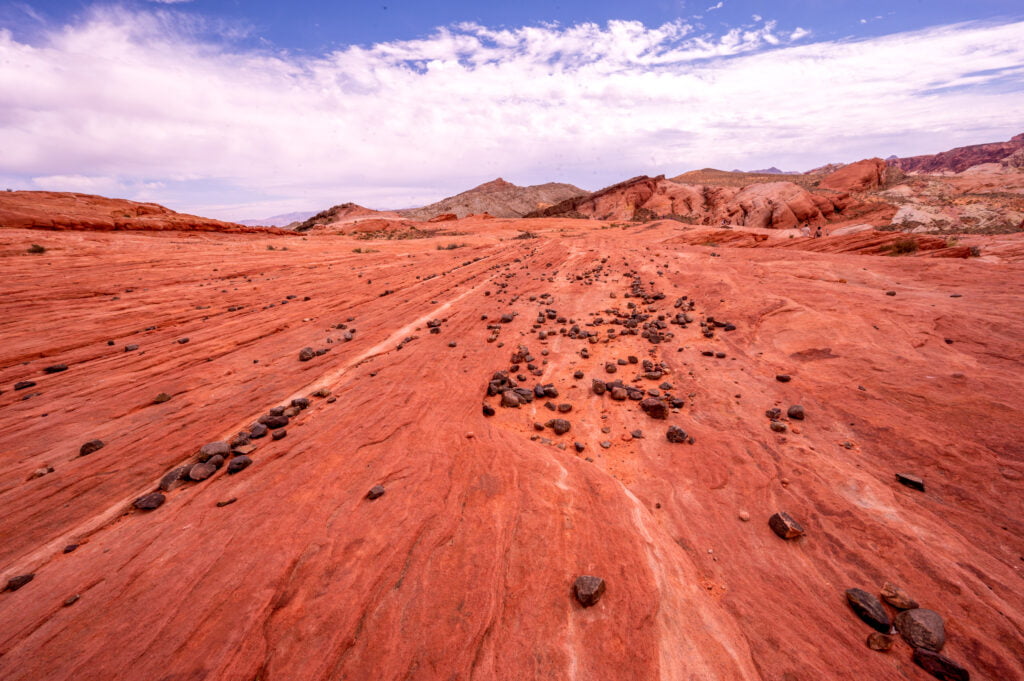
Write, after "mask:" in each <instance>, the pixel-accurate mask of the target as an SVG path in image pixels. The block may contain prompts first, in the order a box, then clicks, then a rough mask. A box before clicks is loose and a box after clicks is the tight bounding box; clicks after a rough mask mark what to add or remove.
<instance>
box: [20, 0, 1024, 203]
mask: <svg viewBox="0 0 1024 681" xmlns="http://www.w3.org/2000/svg"><path fill="white" fill-rule="evenodd" d="M244 34H245V30H244V29H240V28H238V27H230V26H211V25H209V24H207V23H206V22H205V21H204V20H203V19H202V18H201V17H199V16H198V15H195V14H188V13H186V12H182V11H178V10H173V9H168V10H156V11H152V12H131V11H126V10H123V9H112V8H101V9H94V10H92V11H91V12H90V13H88V14H87V15H86V16H84V17H83V18H82V20H81V21H80V22H78V23H75V24H72V25H67V26H62V27H58V28H53V29H51V30H50V31H49V32H48V33H46V34H45V37H44V38H43V39H41V40H37V41H34V42H33V43H31V44H29V43H27V42H19V40H17V39H15V37H14V35H13V34H12V33H11V32H10V31H9V30H3V29H0V148H2V149H3V150H4V151H3V154H0V182H3V183H5V184H7V185H11V186H17V187H19V188H47V189H66V190H77V191H87V192H96V193H104V194H110V195H117V196H123V197H127V198H136V199H142V200H156V201H161V202H165V203H167V204H169V205H171V206H172V207H174V208H176V209H179V210H189V211H192V212H198V213H201V214H205V215H210V216H212V217H225V218H236V219H240V218H245V217H262V216H265V215H269V214H271V213H274V212H284V211H288V210H298V209H306V208H311V209H315V208H320V207H323V206H326V205H329V204H333V203H339V202H342V201H350V200H351V201H356V202H359V203H363V204H368V205H370V206H373V207H380V208H387V207H402V206H408V205H415V204H418V203H425V202H429V201H433V200H436V199H437V198H439V197H441V196H443V195H445V194H449V193H453V192H457V191H461V190H464V189H466V188H468V187H469V186H472V185H474V184H477V183H480V182H483V181H485V180H488V179H492V178H493V177H496V176H499V175H500V176H503V177H505V178H506V179H509V180H511V181H515V182H517V183H534V182H545V181H569V182H574V183H576V184H579V185H581V186H584V187H586V188H590V189H594V188H597V187H599V186H602V185H604V184H607V183H610V182H613V181H617V180H620V179H623V178H625V177H628V176H630V175H633V174H637V173H658V172H667V173H671V174H675V173H678V172H682V171H684V170H687V169H691V168H695V167H704V166H717V167H724V168H726V169H729V168H732V167H737V166H739V167H747V168H749V167H763V166H765V165H777V166H780V167H787V168H792V169H807V168H809V167H813V166H814V165H820V164H822V163H825V162H828V161H838V160H847V161H849V160H856V159H857V158H861V157H863V156H867V155H875V154H888V153H897V154H900V155H910V154H912V153H915V152H922V153H923V152H927V151H938V150H941V149H945V148H948V147H950V146H955V145H957V144H960V143H967V142H979V141H994V140H999V139H1004V138H1007V137H1008V136H1009V135H1011V134H1015V133H1017V132H1021V130H1019V129H1018V128H1020V125H1021V121H1022V120H1024V116H1022V113H1024V66H1022V64H1024V41H1022V40H1020V37H1021V36H1022V35H1024V22H1017V23H1004V24H979V23H970V24H958V25H951V26H940V27H935V28H931V29H927V30H922V31H916V32H913V33H903V34H895V35H889V36H885V37H880V38H874V39H869V40H845V41H829V42H813V40H814V38H813V33H811V32H810V31H808V30H807V29H806V28H802V27H799V26H789V27H780V26H778V25H777V24H776V23H775V22H773V21H770V20H763V19H760V20H758V21H756V22H754V23H752V24H750V25H747V26H742V27H736V28H733V29H731V30H728V31H726V32H725V33H723V34H719V35H710V34H707V33H704V32H702V31H701V30H699V29H698V28H696V27H695V26H693V25H691V24H688V23H685V22H683V21H678V22H673V23H669V24H665V25H663V26H660V27H654V28H651V27H645V26H643V25H642V24H639V23H636V22H628V21H617V22H609V23H608V24H607V25H595V24H580V25H576V26H566V27H563V26H556V25H542V26H528V27H522V28H515V29H506V30H495V29H491V28H488V27H484V26H479V25H476V24H469V23H467V24H459V25H456V26H451V27H446V28H440V29H438V30H437V31H436V32H435V33H434V34H433V35H430V36H428V37H425V38H422V39H418V40H405V41H395V42H389V43H380V44H375V45H370V46H348V47H345V48H344V49H339V50H336V51H333V52H331V53H328V54H325V55H318V56H307V55H294V54H288V53H283V52H273V51H269V50H254V49H247V48H242V47H241V46H240V45H241V43H239V42H238V39H239V38H240V37H242V36H244Z"/></svg>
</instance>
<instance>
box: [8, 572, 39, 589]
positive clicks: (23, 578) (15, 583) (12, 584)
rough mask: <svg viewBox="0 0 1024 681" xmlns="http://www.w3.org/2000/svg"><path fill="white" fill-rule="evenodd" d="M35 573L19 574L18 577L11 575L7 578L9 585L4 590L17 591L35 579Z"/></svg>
mask: <svg viewBox="0 0 1024 681" xmlns="http://www.w3.org/2000/svg"><path fill="white" fill-rule="evenodd" d="M35 577H36V575H35V573H32V574H28V575H18V576H17V577H11V578H10V579H9V580H7V586H5V587H4V591H17V590H18V589H20V588H21V587H23V586H25V585H26V584H28V583H29V582H31V581H32V580H33V579H35Z"/></svg>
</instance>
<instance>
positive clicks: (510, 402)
mask: <svg viewBox="0 0 1024 681" xmlns="http://www.w3.org/2000/svg"><path fill="white" fill-rule="evenodd" d="M519 402H520V397H519V393H517V392H515V391H514V390H506V391H505V392H503V393H501V406H503V407H508V408H512V409H518V408H519Z"/></svg>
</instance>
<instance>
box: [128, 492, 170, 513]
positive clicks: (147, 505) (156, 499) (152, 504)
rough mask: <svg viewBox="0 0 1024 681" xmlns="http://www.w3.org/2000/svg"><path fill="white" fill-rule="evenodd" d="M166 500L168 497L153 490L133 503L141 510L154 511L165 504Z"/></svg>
mask: <svg viewBox="0 0 1024 681" xmlns="http://www.w3.org/2000/svg"><path fill="white" fill-rule="evenodd" d="M165 501H167V497H165V496H164V495H163V494H161V493H160V492H151V493H149V494H146V495H143V496H141V497H139V498H138V499H136V500H135V503H133V504H132V505H133V506H134V507H135V508H137V509H139V510H141V511H152V510H155V509H158V508H160V507H161V506H163V505H164V502H165Z"/></svg>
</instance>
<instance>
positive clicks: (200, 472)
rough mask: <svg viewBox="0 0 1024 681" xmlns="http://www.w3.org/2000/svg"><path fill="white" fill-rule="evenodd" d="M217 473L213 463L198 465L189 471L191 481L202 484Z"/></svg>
mask: <svg viewBox="0 0 1024 681" xmlns="http://www.w3.org/2000/svg"><path fill="white" fill-rule="evenodd" d="M216 472H217V467H216V466H214V465H213V464H211V463H197V464H195V465H194V466H192V467H191V468H190V469H189V470H188V478H189V480H194V481H195V482H201V481H203V480H206V479H207V478H208V477H210V476H211V475H213V474H214V473H216Z"/></svg>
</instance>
